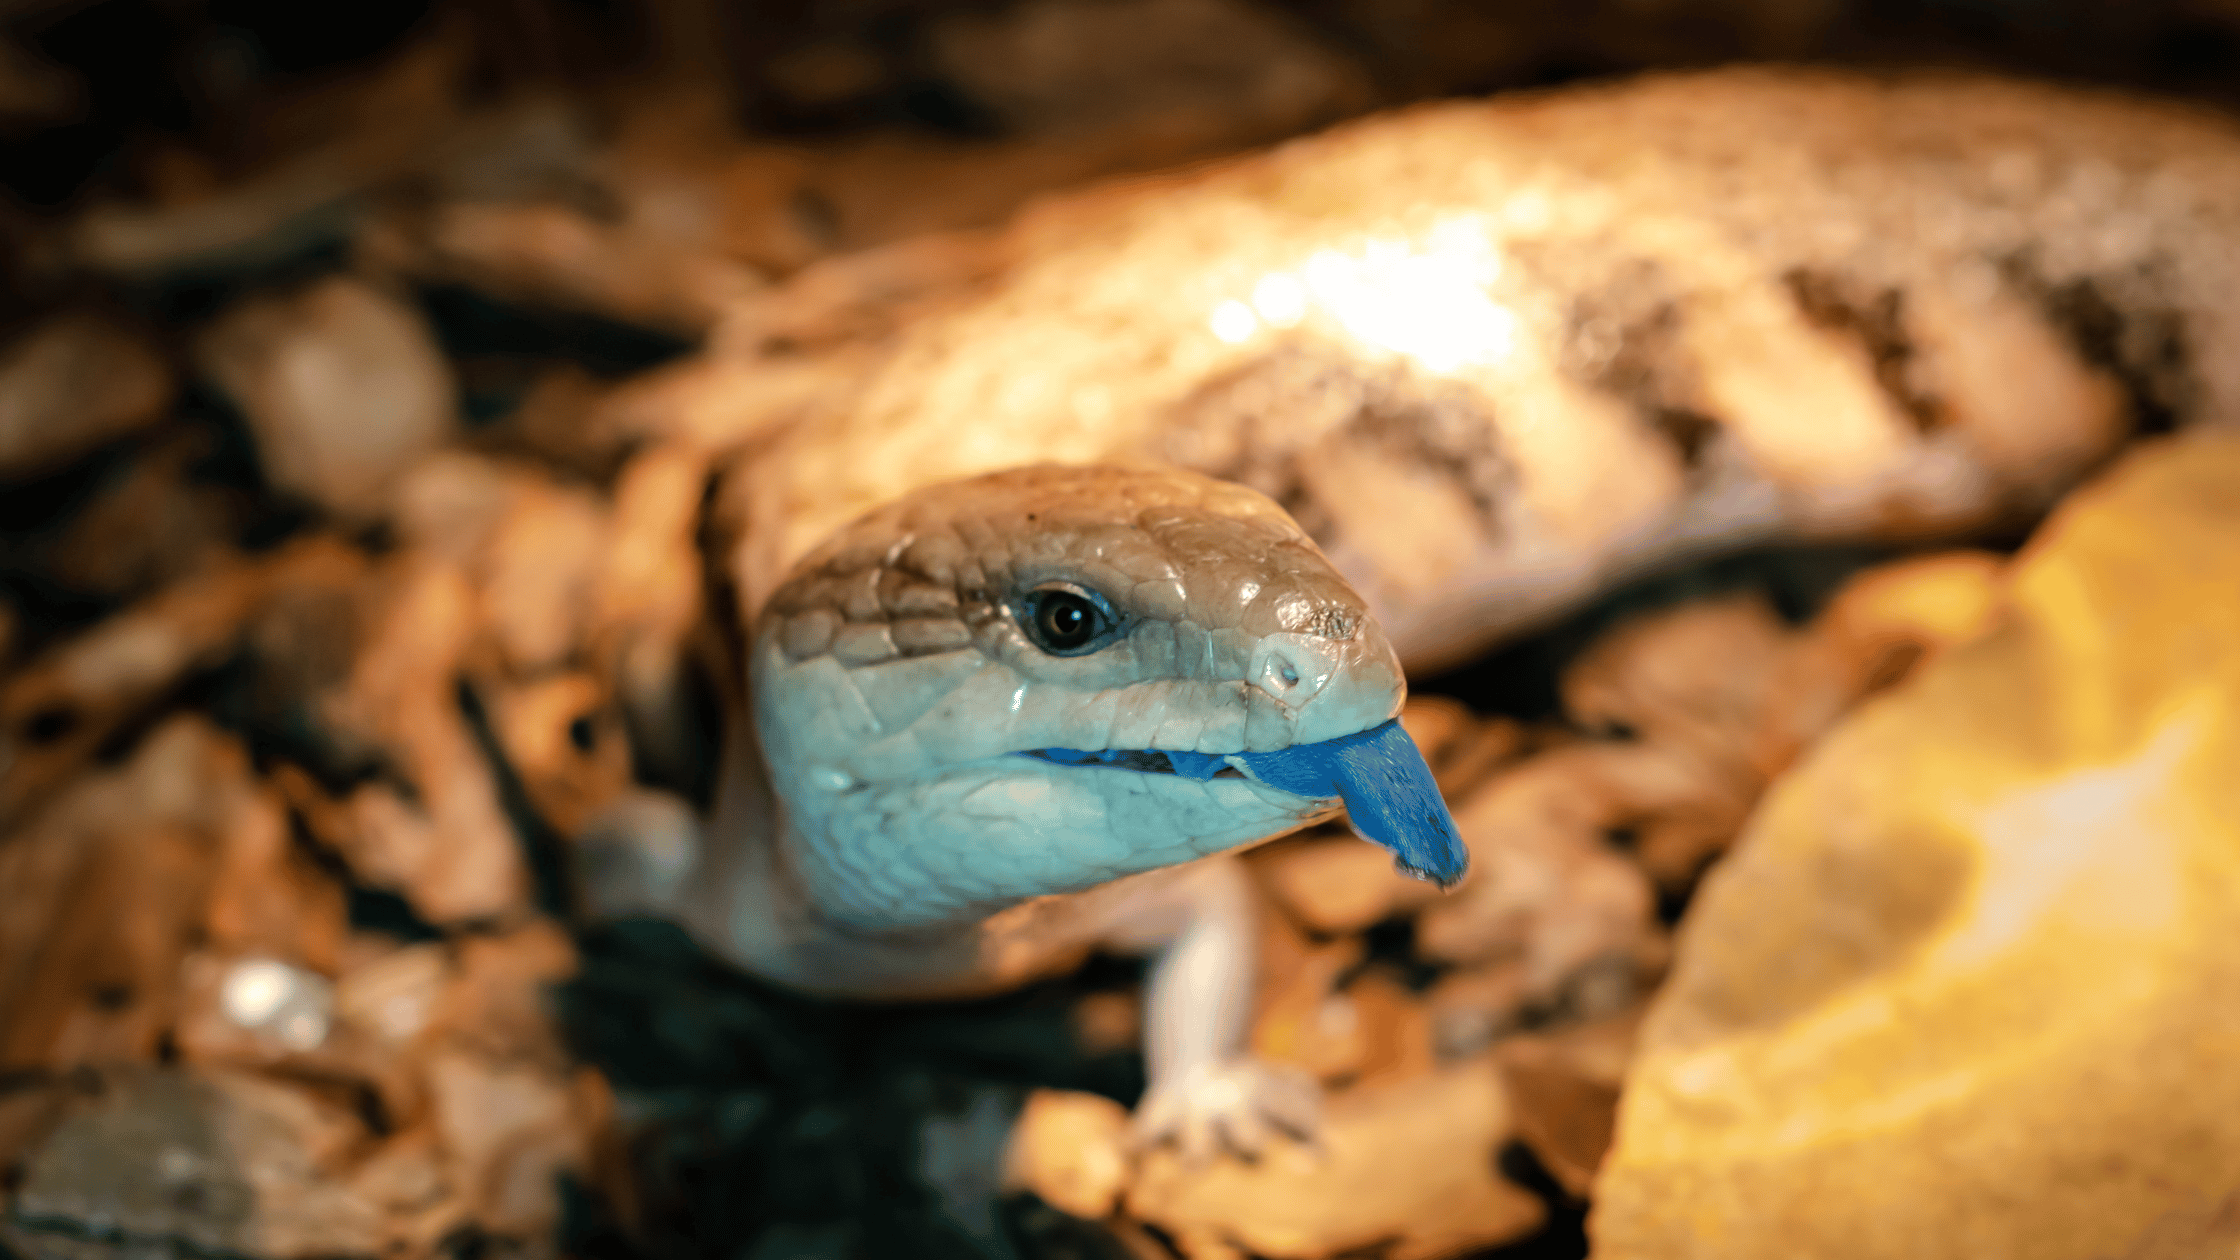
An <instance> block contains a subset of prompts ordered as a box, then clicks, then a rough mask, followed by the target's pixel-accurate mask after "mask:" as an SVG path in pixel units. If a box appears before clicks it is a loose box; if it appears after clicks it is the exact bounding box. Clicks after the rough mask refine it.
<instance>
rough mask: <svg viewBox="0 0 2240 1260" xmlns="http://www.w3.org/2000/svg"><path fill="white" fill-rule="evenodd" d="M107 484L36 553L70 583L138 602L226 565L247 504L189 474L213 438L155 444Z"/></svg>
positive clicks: (196, 435)
mask: <svg viewBox="0 0 2240 1260" xmlns="http://www.w3.org/2000/svg"><path fill="white" fill-rule="evenodd" d="M145 445H146V449H145V450H144V451H142V452H141V453H140V454H139V456H138V457H137V458H135V459H134V460H133V461H132V463H131V465H130V466H129V467H128V468H127V469H126V470H125V472H124V473H123V475H122V476H119V477H116V478H114V479H112V480H110V481H109V482H107V484H105V485H103V486H102V487H101V488H100V489H99V490H98V491H96V492H95V495H94V497H93V499H92V501H91V502H89V503H87V504H86V506H85V507H84V508H83V509H82V510H80V511H78V512H77V513H76V514H75V515H74V516H73V517H71V518H70V520H69V522H68V524H67V525H66V526H65V527H64V529H63V531H62V533H61V535H60V536H59V537H58V538H56V539H55V540H54V542H53V543H52V545H51V546H47V547H41V548H38V549H37V550H36V551H35V552H34V553H33V554H34V555H35V557H36V560H37V563H38V564H39V565H40V566H41V567H43V568H45V569H47V570H49V571H51V572H52V573H53V574H54V575H55V576H56V577H58V578H59V579H60V580H61V581H62V582H63V584H64V585H66V586H68V587H70V588H72V589H75V590H80V591H86V592H97V593H99V594H101V595H103V596H106V597H109V598H112V599H120V600H121V599H137V598H139V597H141V596H143V595H145V594H147V593H149V592H150V591H152V590H154V589H156V588H158V587H163V586H168V585H170V584H172V583H174V582H177V581H179V580H180V579H182V578H187V577H190V576H193V575H195V574H196V573H197V572H198V571H203V570H205V569H208V568H214V567H216V566H218V565H220V564H222V563H223V561H224V558H225V554H226V552H227V550H228V549H229V545H230V544H231V542H232V540H233V538H234V536H235V534H236V532H237V531H238V529H239V527H240V525H241V523H242V521H243V519H244V518H245V517H246V516H247V514H248V513H247V511H246V510H245V509H246V508H247V505H246V504H245V503H244V502H243V501H242V498H241V496H240V495H239V494H238V493H235V492H233V491H232V490H230V489H226V488H219V487H215V486H208V485H197V484H194V483H193V482H191V481H190V480H189V479H188V470H189V469H190V468H191V467H192V466H193V465H194V463H195V462H196V461H199V460H202V459H205V458H207V457H208V456H209V454H210V453H211V449H212V447H213V445H214V444H213V442H212V441H211V439H210V435H209V434H207V433H188V434H184V435H181V436H179V437H176V438H173V439H170V440H159V441H152V442H148V443H146V444H145Z"/></svg>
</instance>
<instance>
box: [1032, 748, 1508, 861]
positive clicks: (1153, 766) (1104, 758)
mask: <svg viewBox="0 0 2240 1260" xmlns="http://www.w3.org/2000/svg"><path fill="white" fill-rule="evenodd" d="M1022 755H1023V756H1028V757H1039V758H1041V759H1042V760H1044V761H1051V762H1056V763H1057V764H1059V765H1065V766H1109V767H1112V768H1114V769H1120V770H1134V771H1138V772H1141V773H1145V774H1172V775H1179V776H1181V777H1183V778H1188V779H1197V780H1201V781H1203V780H1207V779H1221V778H1231V779H1246V778H1249V779H1252V780H1255V781H1257V782H1260V783H1264V784H1266V785H1267V786H1269V787H1272V788H1276V789H1278V790H1280V791H1285V792H1290V793H1293V794H1295V795H1298V796H1305V797H1312V798H1315V799H1321V800H1327V799H1329V798H1331V797H1337V798H1340V799H1342V800H1344V801H1345V803H1346V812H1347V814H1348V816H1349V817H1350V818H1351V819H1352V822H1353V828H1354V830H1355V831H1357V832H1359V833H1360V834H1361V835H1362V836H1363V837H1364V838H1365V839H1368V840H1370V841H1372V842H1374V843H1376V844H1378V845H1381V846H1383V847H1384V848H1386V849H1388V850H1390V851H1391V852H1392V855H1393V857H1394V858H1395V859H1396V861H1397V863H1398V865H1399V867H1400V869H1401V870H1403V871H1406V872H1407V873H1408V874H1410V875H1413V876H1415V877H1417V878H1418V879H1427V880H1431V881H1432V882H1434V883H1436V884H1438V885H1439V886H1440V887H1442V888H1447V887H1452V886H1453V885H1454V883H1455V882H1456V881H1457V880H1460V879H1461V878H1462V876H1463V872H1464V871H1466V870H1468V869H1469V865H1470V851H1469V850H1468V849H1467V848H1466V847H1464V845H1463V843H1462V837H1461V835H1460V834H1459V833H1458V832H1457V831H1456V830H1455V825H1454V817H1453V815H1451V814H1449V813H1448V812H1447V805H1446V802H1445V801H1444V800H1443V799H1441V797H1440V795H1439V787H1438V784H1437V783H1435V782H1434V781H1433V780H1432V777H1431V768H1430V767H1429V766H1427V765H1425V764H1424V760H1423V754H1422V753H1421V752H1420V751H1418V750H1417V748H1416V745H1415V741H1414V740H1412V739H1410V738H1408V733H1407V731H1406V730H1405V729H1403V728H1402V727H1401V725H1400V722H1399V719H1397V718H1395V719H1393V720H1391V721H1388V722H1385V723H1383V724H1382V725H1379V726H1373V727H1371V728H1369V729H1368V730H1365V731H1359V732H1356V733H1354V734H1352V735H1341V736H1339V737H1338V738H1336V739H1326V740H1323V741H1321V742H1319V743H1313V744H1294V745H1292V746H1291V747H1289V748H1285V749H1281V750H1279V751H1276V752H1265V753H1237V754H1234V755H1233V756H1228V757H1224V756H1219V755H1216V754H1213V753H1195V752H1163V751H1157V750H1153V749H1099V750H1085V749H1078V748H1037V749H1033V750H1031V751H1029V752H1026V753H1023V754H1022ZM1232 761H1235V762H1242V763H1243V766H1242V768H1241V769H1240V768H1239V767H1238V766H1235V765H1232V764H1230V763H1231V762H1232Z"/></svg>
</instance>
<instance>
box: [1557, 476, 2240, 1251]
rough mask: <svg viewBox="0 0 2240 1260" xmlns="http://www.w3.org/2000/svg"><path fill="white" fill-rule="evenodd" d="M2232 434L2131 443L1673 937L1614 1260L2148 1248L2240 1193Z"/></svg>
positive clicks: (1608, 1188) (1804, 776) (1630, 1099)
mask: <svg viewBox="0 0 2240 1260" xmlns="http://www.w3.org/2000/svg"><path fill="white" fill-rule="evenodd" d="M2236 586H2240V441H2236V440H2235V439H2233V438H2230V437H2225V436H2212V435H2207V434H2203V435H2199V436H2197V437H2194V438H2192V439H2189V440H2185V441H2173V442H2165V443H2161V444H2157V445H2153V446H2145V447H2141V448H2139V449H2138V450H2136V451H2135V452H2134V453H2133V454H2132V455H2130V456H2129V457H2128V458H2127V460H2126V461H2125V462H2124V463H2123V464H2122V465H2120V466H2119V467H2118V468H2117V469H2116V470H2115V471H2114V472H2112V473H2111V474H2109V475H2107V476H2106V477H2105V478H2104V479H2102V480H2101V481H2099V482H2098V483H2096V484H2094V485H2091V486H2089V487H2087V488H2086V489H2084V490H2081V491H2079V492H2078V493H2077V494H2076V495H2074V496H2073V497H2072V499H2071V500H2070V501H2069V502H2068V503H2067V504H2066V505H2064V507H2063V508H2062V509H2061V510H2059V511H2058V512H2057V513H2056V514H2055V515H2054V517H2053V518H2052V519H2051V520H2049V521H2048V522H2047V523H2046V525H2045V526H2044V527H2043V528H2042V529H2041V530H2040V532H2039V534H2038V536H2037V537H2036V539H2035V540H2034V541H2033V543H2032V545H2031V547H2030V548H2029V549H2028V550H2027V551H2026V552H2025V553H2024V555H2023V557H2022V558H2021V559H2019V560H2018V561H2017V562H2016V564H2015V566H2014V570H2013V577H2012V582H2011V586H2010V588H2009V591H2008V594H2007V599H2006V606H2007V607H2006V611H2005V613H2004V615H2003V616H2002V617H2001V618H2000V619H1999V620H1998V622H1997V624H1996V627H1995V628H1994V629H1992V630H1991V631H1990V632H1989V633H1988V634H1986V635H1984V636H1983V637H1981V638H1979V639H1977V640H1975V641H1974V642H1972V643H1967V644H1964V645H1962V646H1959V647H1956V648H1953V649H1951V650H1950V651H1948V652H1947V653H1946V654H1945V655H1943V657H1942V658H1941V659H1938V660H1935V661H1932V662H1931V663H1929V664H1928V665H1927V666H1925V667H1924V668H1923V669H1921V670H1920V671H1919V672H1917V673H1916V674H1915V675H1914V676H1913V677H1912V678H1911V679H1910V680H1909V681H1908V682H1907V683H1905V684H1903V685H1902V686H1900V687H1897V688H1895V689H1893V690H1891V691H1890V692H1888V693H1886V694H1885V695H1884V696H1883V697H1881V698H1879V699H1877V700H1876V701H1874V702H1872V703H1870V704H1868V705H1867V706H1865V707H1864V708H1862V709H1861V710H1860V711H1859V712H1857V713H1856V714H1855V715H1854V716H1853V717H1852V718H1851V719H1850V720H1849V722H1848V723H1847V724H1845V725H1843V726H1842V727H1840V728H1838V729H1837V730H1836V731H1835V732H1834V733H1833V734H1831V735H1830V736H1828V737H1827V738H1825V739H1824V740H1823V741H1822V742H1821V743H1820V744H1819V745H1818V747H1817V748H1816V749H1815V751H1814V752H1813V753H1812V754H1811V755H1810V756H1809V757H1808V758H1807V760H1806V761H1805V762H1804V763H1803V765H1802V766H1801V767H1799V768H1798V769H1797V770H1795V771H1794V772H1792V774H1791V775H1790V776H1789V777H1788V778H1786V779H1785V780H1783V781H1782V782H1781V783H1780V784H1779V785H1778V786H1777V787H1776V788H1775V790H1774V791H1773V792H1772V794H1771V795H1770V796H1769V797H1768V799H1767V800H1766V801H1765V803H1764V804H1763V805H1762V806H1761V808H1760V810H1759V812H1758V814H1757V816H1756V817H1755V818H1754V819H1753V821H1752V824H1751V826H1750V829H1749V830H1748V832H1747V833H1746V834H1745V835H1744V837H1743V838H1742V840H1741V841H1740V843H1739V844H1738V845H1737V846H1736V851H1735V853H1734V854H1733V855H1732V856H1731V857H1730V858H1729V859H1728V861H1727V862H1726V863H1725V864H1724V865H1723V866H1721V867H1720V868H1719V869H1718V870H1717V871H1715V872H1714V873H1713V875H1712V876H1711V877H1710V879H1709V880H1708V881H1707V882H1706V885H1705V887H1704V889H1703V891H1702V893H1701V894H1700V896H1699V898H1698V901H1697V904H1696V906H1695V908H1694V910H1693V912H1692V914H1691V916H1690V918H1689V920H1688V922H1687V924H1686V927H1685V929H1684V931H1683V933H1682V936H1681V939H1680V942H1679V950H1678V956H1677V964H1676V966H1675V969H1674V972H1673V975H1672V979H1671V981H1670V983H1669V984H1668V985H1667V987H1666V988H1665V990H1664V991H1663V993H1662V994H1661V995H1660V996H1659V997H1658V998H1657V1000H1656V1002H1655V1004H1654V1006H1653V1007H1652V1009H1651V1011H1650V1014H1649V1016H1648V1019H1647V1022H1646V1024H1645V1025H1644V1027H1643V1030H1642V1034H1641V1044H1640V1049H1639V1053H1638V1057H1637V1059H1636V1060H1635V1063H1634V1066H1633V1069H1632V1070H1631V1072H1630V1073H1629V1075H1628V1078H1627V1081H1626V1089H1625V1096H1624V1099H1623V1101H1622V1103H1621V1105H1620V1110H1619V1122H1618V1131H1617V1138H1616V1143H1615V1146H1614V1148H1613V1150H1612V1152H1611V1155H1610V1158H1609V1160H1608V1162H1607V1163H1606V1164H1605V1165H1604V1167H1603V1171H1602V1175H1601V1178H1600V1182H1599V1185H1598V1187H1597V1195H1596V1207H1595V1211H1594V1216H1593V1218H1592V1220H1591V1222H1590V1224H1591V1227H1592V1233H1593V1236H1594V1240H1595V1254H1596V1255H1597V1256H1599V1257H1604V1258H1605V1260H1627V1258H1628V1257H1637V1256H1638V1257H1656V1258H1657V1260H1686V1258H1687V1257H1691V1256H1705V1257H1709V1256H1717V1257H1720V1258H1721V1260H1750V1258H1751V1257H1761V1256H1762V1257H1769V1258H1770V1257H1782V1258H1784V1260H1786V1258H1788V1257H1794V1256H1803V1255H1809V1256H1815V1257H1822V1258H1825V1260H1844V1258H1845V1257H1868V1256H1876V1257H1880V1256H1893V1255H1903V1256H1907V1257H1912V1258H1915V1260H1937V1258H1938V1257H1948V1256H1949V1257H1956V1258H1957V1257H1971V1258H1972V1257H1981V1256H1993V1255H2012V1256H2030V1257H2033V1260H2088V1258H2095V1257H2105V1256H2121V1255H2125V1254H2127V1253H2130V1254H2155V1251H2154V1247H2153V1246H2150V1245H2149V1244H2150V1243H2153V1242H2154V1240H2155V1237H2156V1235H2157V1233H2158V1231H2163V1230H2166V1229H2175V1228H2177V1227H2176V1226H2174V1225H2171V1224H2169V1222H2172V1221H2174V1220H2178V1219H2179V1218H2180V1217H2184V1216H2185V1215H2187V1214H2195V1215H2200V1214H2201V1213H2203V1212H2204V1210H2205V1209H2207V1208H2209V1207H2210V1206H2211V1205H2214V1204H2216V1203H2218V1202H2220V1201H2222V1200H2224V1199H2225V1197H2226V1196H2228V1195H2229V1194H2230V1193H2231V1192H2232V1189H2233V1187H2235V1186H2240V1075H2236V1074H2235V1073H2233V1072H2232V1071H2231V1070H2230V1065H2231V1064H2232V1063H2234V1062H2236V1061H2240V954H2236V953H2235V951H2234V950H2233V949H2232V947H2231V943H2232V940H2233V938H2234V934H2235V932H2236V931H2240V831H2235V822H2234V820H2235V819H2240V787H2236V785H2240V780H2236V779H2235V778H2234V776H2233V775H2232V773H2231V766H2232V764H2233V762H2234V759H2235V758H2236V757H2240V744H2236V742H2235V740H2236V734H2235V732H2236V730H2240V728H2236V727H2235V725H2234V723H2233V721H2232V717H2231V715H2232V714H2233V713H2234V712H2235V711H2240V601H2235V600H2234V599H2233V598H2232V591H2233V590H2234V589H2235V587H2236Z"/></svg>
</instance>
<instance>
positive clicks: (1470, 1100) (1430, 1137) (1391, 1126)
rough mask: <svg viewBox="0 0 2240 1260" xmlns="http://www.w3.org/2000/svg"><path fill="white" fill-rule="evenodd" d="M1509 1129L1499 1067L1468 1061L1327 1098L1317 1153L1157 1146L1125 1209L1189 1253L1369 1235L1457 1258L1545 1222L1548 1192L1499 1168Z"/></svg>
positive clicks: (1317, 1247)
mask: <svg viewBox="0 0 2240 1260" xmlns="http://www.w3.org/2000/svg"><path fill="white" fill-rule="evenodd" d="M1513 1131H1514V1130H1513V1119H1512V1111H1511V1106H1510V1103H1509V1099H1508V1097H1507V1094H1506V1091H1504V1089H1503V1088H1502V1085H1501V1078H1500V1074H1499V1073H1498V1072H1496V1071H1495V1070H1494V1069H1493V1066H1492V1064H1491V1063H1489V1062H1488V1061H1486V1060H1485V1059H1482V1058H1481V1059H1473V1060H1470V1061H1468V1062H1465V1063H1461V1064H1457V1065H1455V1066H1453V1067H1449V1068H1445V1069H1442V1070H1441V1071H1438V1072H1436V1073H1432V1074H1429V1075H1422V1076H1416V1077H1413V1078H1411V1079H1405V1080H1395V1081H1389V1082H1384V1083H1380V1084H1375V1085H1368V1086H1364V1087H1362V1088H1360V1089H1355V1090H1348V1091H1346V1092H1344V1093H1341V1094H1338V1095H1335V1096H1333V1097H1332V1098H1331V1099H1330V1100H1329V1101H1328V1103H1327V1105H1326V1106H1325V1109H1324V1124H1323V1130H1322V1135H1321V1139H1322V1140H1321V1146H1322V1149H1321V1150H1320V1151H1319V1152H1317V1151H1311V1150H1308V1149H1306V1148H1303V1147H1300V1146H1298V1145H1295V1144H1292V1143H1279V1144H1277V1145H1276V1146H1275V1147H1273V1148H1272V1149H1270V1150H1269V1151H1268V1152H1267V1153H1266V1154H1264V1155H1263V1156H1262V1157H1261V1158H1260V1160H1259V1161H1258V1162H1257V1163H1252V1164H1246V1163H1243V1162H1241V1161H1237V1160H1222V1161H1219V1162H1217V1163H1214V1164H1212V1165H1210V1166H1206V1167H1202V1168H1192V1167H1189V1166H1187V1165H1185V1164H1184V1163H1183V1162H1182V1161H1181V1159H1180V1158H1179V1157H1177V1156H1176V1155H1174V1154H1172V1153H1171V1152H1167V1151H1158V1152H1154V1153H1152V1154H1150V1155H1148V1156H1146V1157H1145V1159H1144V1161H1143V1163H1142V1166H1141V1168H1140V1169H1139V1170H1138V1172H1137V1175H1136V1179H1135V1183H1134V1185H1133V1186H1131V1187H1130V1189H1129V1190H1128V1193H1127V1212H1128V1214H1129V1215H1131V1216H1135V1217H1137V1218H1139V1219H1141V1220H1143V1221H1146V1222H1148V1223H1150V1224H1152V1225H1155V1226H1157V1227H1158V1228H1160V1229H1161V1230H1164V1231H1165V1232H1166V1233H1167V1234H1168V1235H1169V1236H1170V1237H1172V1238H1174V1239H1175V1240H1176V1242H1177V1243H1178V1244H1180V1246H1181V1247H1182V1250H1183V1252H1184V1254H1185V1255H1188V1256H1190V1257H1192V1260H1200V1258H1201V1257H1205V1258H1210V1257H1233V1256H1238V1255H1241V1254H1243V1253H1246V1252H1249V1253H1251V1254H1252V1255H1256V1256H1266V1257H1269V1258H1270V1260H1319V1258H1320V1257H1324V1256H1328V1255H1331V1254H1333V1253H1338V1252H1345V1251H1352V1250H1355V1249H1360V1248H1367V1247H1370V1246H1372V1245H1381V1246H1383V1247H1384V1248H1385V1250H1383V1251H1382V1252H1381V1253H1380V1254H1383V1255H1385V1256H1388V1257H1391V1260H1428V1258H1429V1257H1433V1256H1448V1255H1454V1254H1457V1253H1460V1252H1464V1251H1468V1250H1472V1249H1475V1248H1481V1247H1490V1246H1494V1245H1497V1244H1499V1243H1504V1242H1508V1241H1510V1240H1512V1239H1515V1238H1518V1237H1521V1236H1522V1235H1524V1234H1527V1233H1529V1232H1531V1231H1532V1230H1533V1229H1534V1228H1535V1227H1537V1226H1538V1225H1539V1224H1540V1221H1541V1218H1542V1215H1543V1213H1542V1208H1541V1205H1540V1201H1539V1200H1538V1199H1536V1198H1534V1197H1533V1196H1532V1195H1529V1194H1527V1193H1525V1192H1524V1191H1522V1190H1520V1189H1518V1188H1517V1187H1516V1186H1514V1185H1511V1184H1510V1183H1508V1182H1507V1181H1505V1180H1503V1179H1502V1178H1501V1176H1500V1174H1499V1173H1498V1172H1497V1171H1496V1169H1495V1156H1496V1154H1497V1153H1498V1151H1499V1150H1500V1148H1501V1146H1502V1144H1503V1143H1505V1142H1506V1141H1508V1140H1509V1138H1510V1137H1511V1135H1512V1133H1513Z"/></svg>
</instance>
